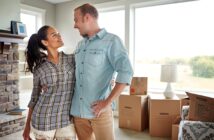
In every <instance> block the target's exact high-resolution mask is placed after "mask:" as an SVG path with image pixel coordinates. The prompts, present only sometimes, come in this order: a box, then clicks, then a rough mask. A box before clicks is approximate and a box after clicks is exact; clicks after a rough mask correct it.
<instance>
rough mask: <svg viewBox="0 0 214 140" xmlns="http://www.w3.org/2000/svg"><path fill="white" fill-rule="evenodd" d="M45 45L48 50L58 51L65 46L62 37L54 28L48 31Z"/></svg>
mask: <svg viewBox="0 0 214 140" xmlns="http://www.w3.org/2000/svg"><path fill="white" fill-rule="evenodd" d="M43 44H44V45H45V46H46V47H47V49H48V48H52V49H58V48H60V47H62V46H63V45H64V43H63V41H62V38H61V35H60V34H59V32H57V30H56V29H55V28H53V27H50V28H48V30H47V40H43Z"/></svg>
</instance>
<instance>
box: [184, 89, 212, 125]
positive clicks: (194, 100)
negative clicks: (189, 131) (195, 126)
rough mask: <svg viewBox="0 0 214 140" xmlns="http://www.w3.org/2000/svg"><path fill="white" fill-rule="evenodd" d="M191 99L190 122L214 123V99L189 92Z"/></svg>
mask: <svg viewBox="0 0 214 140" xmlns="http://www.w3.org/2000/svg"><path fill="white" fill-rule="evenodd" d="M187 95H188V96H189V98H190V107H189V120H194V121H204V122H214V97H213V96H212V97H208V96H203V95H200V94H195V93H190V92H187Z"/></svg>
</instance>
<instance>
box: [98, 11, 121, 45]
mask: <svg viewBox="0 0 214 140" xmlns="http://www.w3.org/2000/svg"><path fill="white" fill-rule="evenodd" d="M112 19H114V20H112ZM99 25H100V27H101V28H105V29H106V30H107V31H108V32H110V33H114V34H116V35H118V36H119V37H120V38H121V39H122V41H123V43H124V38H125V11H124V10H117V11H107V12H100V13H99Z"/></svg>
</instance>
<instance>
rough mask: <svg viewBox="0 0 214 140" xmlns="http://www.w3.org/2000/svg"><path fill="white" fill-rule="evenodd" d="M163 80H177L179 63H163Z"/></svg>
mask: <svg viewBox="0 0 214 140" xmlns="http://www.w3.org/2000/svg"><path fill="white" fill-rule="evenodd" d="M161 81H162V82H176V81H177V65H171V64H169V65H161Z"/></svg>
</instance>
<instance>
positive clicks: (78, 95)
mask: <svg viewBox="0 0 214 140" xmlns="http://www.w3.org/2000/svg"><path fill="white" fill-rule="evenodd" d="M97 20H98V12H97V10H96V8H95V7H93V6H92V5H90V4H84V5H82V6H80V7H77V8H76V9H75V10H74V22H75V25H74V28H77V29H78V30H79V32H80V34H81V35H82V36H83V37H84V39H83V40H82V41H80V42H79V44H78V46H77V49H76V50H75V60H76V71H75V72H76V86H75V93H74V96H73V100H72V105H71V115H73V116H74V124H75V128H76V132H77V136H78V139H79V140H94V139H96V140H114V132H113V129H114V128H113V115H112V107H111V105H112V102H113V101H114V100H115V98H117V97H118V96H119V95H120V93H121V92H122V91H123V89H124V88H125V87H126V86H127V85H129V84H130V82H131V79H132V76H133V70H132V67H131V64H130V61H129V58H128V55H127V52H126V50H125V48H124V47H123V45H122V42H121V40H120V39H119V37H117V36H116V35H113V34H110V33H107V32H106V30H105V29H100V28H99V26H98V23H97ZM115 72H117V78H116V80H115V81H116V84H115V87H114V88H113V89H112V90H111V79H112V76H113V74H114V73H115Z"/></svg>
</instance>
